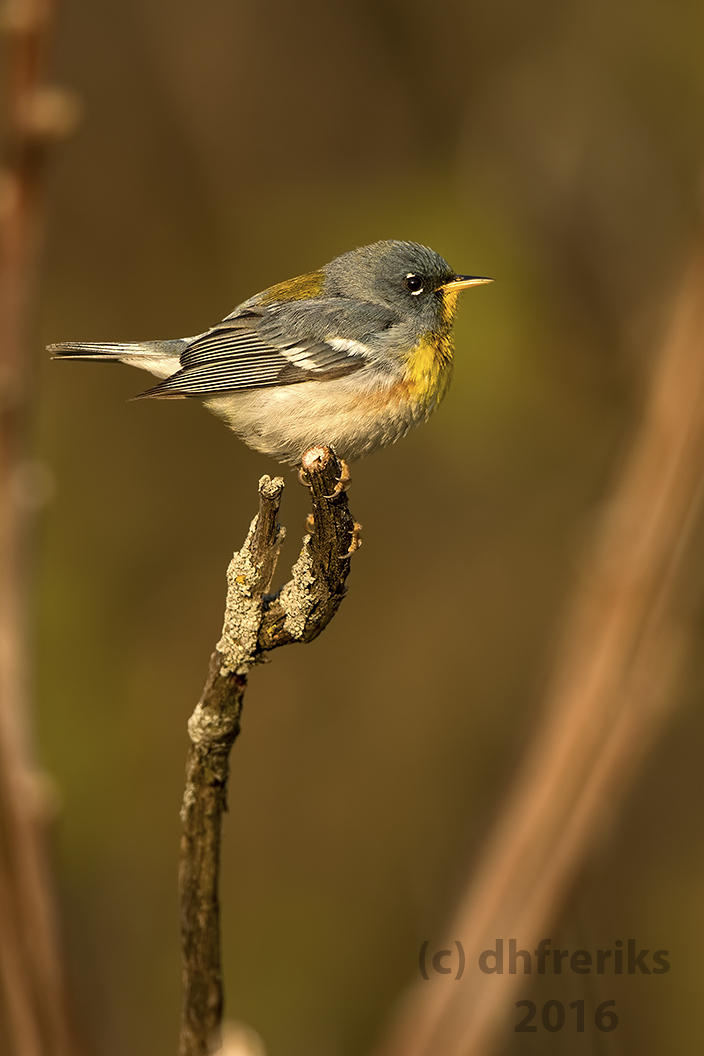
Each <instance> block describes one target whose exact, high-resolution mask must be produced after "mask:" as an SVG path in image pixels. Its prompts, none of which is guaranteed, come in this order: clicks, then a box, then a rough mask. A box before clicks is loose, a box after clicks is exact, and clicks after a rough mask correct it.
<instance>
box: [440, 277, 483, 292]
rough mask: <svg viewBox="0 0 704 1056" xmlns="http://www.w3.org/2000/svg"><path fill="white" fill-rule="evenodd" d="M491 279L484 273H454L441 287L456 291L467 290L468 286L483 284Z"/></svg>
mask: <svg viewBox="0 0 704 1056" xmlns="http://www.w3.org/2000/svg"><path fill="white" fill-rule="evenodd" d="M493 281H494V280H493V279H487V278H486V277H485V276H484V275H455V277H454V278H453V279H450V281H449V282H446V283H445V284H444V286H442V287H441V289H443V290H452V292H453V293H458V292H459V291H460V290H468V289H469V287H470V286H483V285H484V283H486V282H493Z"/></svg>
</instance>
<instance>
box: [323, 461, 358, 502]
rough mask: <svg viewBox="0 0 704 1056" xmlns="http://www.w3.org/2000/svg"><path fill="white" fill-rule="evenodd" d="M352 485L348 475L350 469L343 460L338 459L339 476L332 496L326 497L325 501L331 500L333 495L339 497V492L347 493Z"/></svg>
mask: <svg viewBox="0 0 704 1056" xmlns="http://www.w3.org/2000/svg"><path fill="white" fill-rule="evenodd" d="M351 483H352V477H351V475H350V467H349V466H348V465H347V463H346V462H345V460H344V458H341V459H340V476H339V477H338V479H337V484H336V485H335V488H334V490H333V493H332V495H326V496H325V497H326V498H327V499H332V498H334V497H335V495H339V494H340V492H341V491H347V489H348V488H349V486H350V484H351Z"/></svg>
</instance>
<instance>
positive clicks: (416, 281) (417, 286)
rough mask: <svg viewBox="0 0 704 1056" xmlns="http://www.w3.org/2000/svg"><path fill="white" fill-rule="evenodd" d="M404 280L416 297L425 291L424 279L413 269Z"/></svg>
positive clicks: (407, 287)
mask: <svg viewBox="0 0 704 1056" xmlns="http://www.w3.org/2000/svg"><path fill="white" fill-rule="evenodd" d="M403 281H404V284H405V287H406V289H407V290H408V291H409V293H412V294H413V296H414V297H417V296H418V294H419V293H422V292H423V280H422V279H420V278H419V277H418V276H417V275H414V274H413V272H412V271H409V273H408V275H406V278H405V279H404V280H403Z"/></svg>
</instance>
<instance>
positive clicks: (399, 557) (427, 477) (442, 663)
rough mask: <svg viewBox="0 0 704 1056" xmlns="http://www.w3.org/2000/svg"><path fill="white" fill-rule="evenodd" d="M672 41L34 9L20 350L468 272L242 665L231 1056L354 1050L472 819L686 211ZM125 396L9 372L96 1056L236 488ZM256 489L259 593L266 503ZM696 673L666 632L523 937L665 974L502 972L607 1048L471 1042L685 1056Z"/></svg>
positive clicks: (458, 859) (489, 792) (68, 374)
mask: <svg viewBox="0 0 704 1056" xmlns="http://www.w3.org/2000/svg"><path fill="white" fill-rule="evenodd" d="M703 40H704V9H702V7H701V5H700V4H698V3H695V2H694V0H679V2H677V3H673V2H672V0H668V2H666V0H644V2H642V3H640V4H637V5H636V4H633V3H629V2H627V0H609V3H606V2H604V0H563V2H561V3H557V2H555V0H537V2H535V3H531V4H528V3H525V2H521V0H502V2H500V3H497V4H486V3H479V2H476V0H470V2H467V0H465V2H463V3H462V2H460V0H447V2H444V3H442V4H437V5H428V4H423V3H421V2H419V0H405V2H403V3H401V2H400V0H374V2H373V0H350V2H348V3H346V4H330V3H323V2H322V0H303V2H301V3H298V4H295V5H290V4H286V3H284V2H283V0H269V2H268V3H266V4H261V3H259V4H258V3H254V2H252V0H242V2H240V3H233V2H228V0H202V2H201V3H199V4H198V5H194V4H191V3H187V2H185V0H169V2H168V3H167V2H166V0H139V2H137V0H121V2H120V3H116V2H112V0H99V2H97V3H92V4H89V3H87V2H85V0H69V2H67V3H66V4H65V6H64V11H63V18H62V22H61V26H60V34H59V39H58V43H57V47H56V58H55V70H54V79H55V81H56V82H57V83H59V84H61V85H63V86H65V87H68V88H71V89H73V90H75V91H76V92H77V93H78V94H79V96H80V98H81V99H82V102H83V106H84V110H85V113H84V120H83V123H82V125H81V127H80V129H79V131H78V133H77V134H76V135H75V136H74V137H73V138H72V139H71V140H70V141H69V142H68V143H67V144H66V145H65V146H64V147H62V149H61V150H60V152H59V153H58V154H57V155H56V157H55V159H54V163H53V174H52V185H51V193H50V209H49V225H48V233H47V244H46V255H45V273H44V281H43V296H42V305H41V312H40V315H39V318H38V324H37V331H38V336H37V341H38V344H39V345H40V346H43V345H44V344H46V343H48V342H54V341H62V340H68V339H76V340H107V341H110V340H122V339H124V340H130V339H142V338H157V337H161V338H168V337H179V336H183V335H188V334H193V333H198V332H200V331H202V330H203V329H205V328H206V327H207V326H208V325H210V324H212V323H215V322H216V321H218V320H219V319H220V318H222V316H223V315H225V314H226V313H227V312H229V311H230V310H231V309H232V308H234V306H235V305H236V304H237V303H239V302H240V301H242V300H243V299H245V298H246V297H247V296H249V295H251V294H252V293H254V292H255V291H257V290H259V289H262V288H264V287H266V286H268V285H271V284H273V283H275V282H278V281H280V280H282V279H284V278H288V277H290V276H292V275H296V274H299V273H301V272H305V271H308V270H311V269H314V268H316V267H318V266H320V265H321V264H322V263H324V262H326V261H327V260H329V259H331V258H332V257H334V256H336V255H337V254H339V253H341V252H343V251H345V250H347V249H350V248H352V247H354V246H356V245H364V244H365V243H368V242H373V241H376V240H377V239H382V238H401V239H412V240H415V241H419V242H423V243H426V244H428V245H430V246H432V247H433V248H434V249H436V250H437V251H438V252H440V253H441V254H442V255H443V256H445V257H446V258H447V259H448V260H449V261H450V263H451V264H452V266H453V267H454V268H456V269H457V270H458V271H459V272H466V273H474V274H483V275H493V276H494V277H495V278H496V279H497V282H496V283H495V284H494V285H493V286H490V287H485V288H480V289H477V290H473V291H470V292H469V293H467V294H465V295H464V296H463V299H462V302H461V310H460V314H459V318H458V322H457V325H456V371H455V380H454V383H453V387H452V389H451V391H450V394H449V396H448V397H447V399H446V401H445V403H444V404H443V406H442V407H441V409H440V410H439V412H438V413H437V414H436V415H435V416H434V418H433V419H432V420H431V422H430V423H429V424H428V425H427V426H425V427H423V428H422V429H420V430H418V431H417V432H415V433H414V434H412V435H410V436H409V437H407V438H406V439H405V440H404V441H403V442H402V443H401V444H399V445H398V446H397V447H394V448H392V449H390V450H387V451H384V452H381V453H379V454H377V455H375V456H374V457H373V458H371V459H369V460H367V461H365V462H363V463H360V464H359V465H357V466H355V467H353V478H354V483H353V486H352V489H351V491H350V501H351V506H352V509H353V511H354V513H355V516H356V517H357V519H358V520H360V521H361V522H362V524H363V525H364V539H365V543H364V547H363V549H362V550H361V552H360V553H359V554H358V555H356V556H355V558H354V565H353V571H352V575H351V578H350V581H349V594H348V597H347V599H346V601H345V603H344V605H343V607H342V609H341V610H340V612H339V614H338V616H337V618H336V620H335V621H334V623H333V624H332V625H331V626H330V627H329V628H328V629H327V631H326V632H325V634H324V635H323V636H322V637H321V638H319V639H318V640H317V641H315V642H314V643H312V644H311V645H309V646H307V647H305V648H301V649H297V648H290V649H287V650H281V651H280V652H278V653H277V654H275V655H274V656H273V658H272V663H271V664H270V665H268V666H266V667H263V668H261V669H259V670H256V671H254V672H253V673H252V674H251V677H250V686H249V690H248V693H247V697H246V700H245V712H244V726H243V732H242V735H241V737H240V739H239V740H238V742H237V744H236V745H235V748H234V751H233V756H232V760H231V762H232V779H231V785H230V813H229V816H228V818H227V821H226V831H225V837H224V866H223V877H222V915H223V929H224V961H225V964H224V967H225V980H226V994H227V1007H226V1015H227V1017H229V1018H231V1019H237V1020H241V1021H244V1022H245V1023H247V1024H248V1025H250V1026H251V1027H253V1028H254V1029H255V1030H257V1031H258V1032H259V1033H260V1034H261V1036H262V1037H263V1039H264V1041H265V1043H266V1046H267V1051H268V1053H269V1054H270V1056H352V1054H356V1053H360V1052H363V1051H364V1049H365V1047H366V1046H368V1045H369V1044H370V1043H371V1040H372V1039H373V1037H374V1036H375V1035H376V1034H377V1033H378V1031H379V1030H380V1029H381V1027H382V1025H383V1023H384V1022H385V1021H386V1018H387V1016H388V1014H389V1011H390V1009H391V1008H392V1004H393V1002H394V1000H395V998H396V997H397V995H398V994H399V993H400V992H401V990H402V988H403V987H404V986H405V985H406V984H407V983H408V982H409V981H411V980H412V979H414V978H415V976H416V975H417V972H418V949H419V947H420V945H421V943H422V942H423V941H424V940H425V939H431V940H432V939H433V937H434V936H437V935H439V933H440V931H441V928H442V925H443V923H444V922H445V921H446V920H447V918H448V916H449V914H450V911H451V909H452V906H453V904H454V902H455V900H456V897H457V895H458V892H459V891H460V890H461V887H462V884H463V882H464V880H465V877H466V875H467V873H468V871H469V870H470V868H471V866H472V863H473V861H474V860H475V858H476V855H477V853H478V852H479V850H480V848H481V841H482V838H483V836H484V834H485V832H486V831H487V828H488V826H489V825H490V823H491V820H492V818H493V817H494V815H495V812H496V810H497V809H498V806H499V804H500V803H501V799H502V795H503V793H504V790H505V788H506V784H507V781H508V780H509V779H510V776H511V774H512V772H513V768H514V765H515V761H516V759H517V757H518V755H519V753H520V750H521V747H522V746H523V744H524V743H525V741H526V738H527V736H528V734H529V732H530V730H531V728H532V725H533V723H534V721H535V716H536V713H537V710H538V708H539V706H540V700H541V694H542V691H543V689H544V686H545V683H546V679H547V675H548V672H549V667H550V662H551V659H552V657H553V655H554V650H555V643H556V640H557V635H558V633H559V629H560V624H561V619H562V615H563V612H564V605H565V601H566V599H567V598H568V597H569V594H570V590H571V587H572V585H573V582H574V578H575V572H576V569H577V567H578V561H579V555H580V552H581V549H582V546H583V544H584V542H585V540H586V539H588V538H589V534H590V531H591V527H592V525H593V523H594V520H595V518H596V517H597V516H598V512H599V508H600V504H601V503H602V502H603V500H604V498H605V496H606V494H607V493H608V486H609V482H610V480H611V479H612V478H613V475H614V472H615V470H616V468H617V467H618V465H619V462H620V457H621V454H622V452H623V450H624V445H625V444H626V443H627V440H628V436H629V434H630V430H631V428H632V426H633V424H634V422H635V421H636V420H637V414H638V408H639V405H640V400H641V397H642V393H643V389H644V385H645V383H646V380H647V376H648V369H649V364H650V361H651V356H652V354H653V352H654V351H655V349H656V348H657V344H658V341H659V338H660V336H661V334H662V332H663V329H664V326H665V324H666V320H667V312H668V306H669V303H670V298H671V295H672V293H673V291H674V289H675V288H676V285H677V282H678V279H679V275H680V271H681V268H682V265H683V262H684V260H685V257H686V253H687V248H688V246H689V244H690V241H691V238H692V233H693V231H694V229H695V225H696V224H698V222H699V212H700V196H701V176H702V161H703V159H704V66H703V64H702V41H703ZM147 382H148V378H147V377H146V375H143V374H141V373H137V372H136V371H132V370H130V369H129V368H126V367H114V368H112V367H109V366H106V365H104V364H96V365H87V364H73V363H55V362H51V361H49V358H48V355H43V356H42V358H41V369H40V372H39V377H38V385H39V397H40V398H39V403H38V411H37V418H36V457H37V459H38V460H40V462H41V463H42V464H44V465H45V466H46V468H47V470H48V473H49V474H50V479H51V481H52V490H53V498H52V499H51V501H50V502H49V503H48V504H47V506H46V508H45V510H44V511H43V514H42V517H41V519H40V523H39V530H38V532H37V560H36V586H35V627H36V633H35V649H36V655H37V658H38V668H37V678H36V692H37V696H38V716H37V737H38V740H39V743H40V751H41V757H42V761H43V765H44V767H45V768H46V770H47V772H48V773H49V774H50V775H51V777H52V778H53V780H54V781H55V784H56V790H57V796H58V801H59V804H60V808H59V813H58V818H57V823H56V855H57V860H58V868H59V873H60V885H61V899H62V904H63V911H64V919H65V930H66V941H67V944H68V948H69V954H70V960H71V966H72V972H73V980H74V986H75V992H76V1000H77V1003H78V1006H79V1009H80V1011H81V1014H82V1017H83V1020H84V1022H85V1024H86V1030H87V1033H88V1035H89V1038H90V1039H91V1042H92V1044H93V1045H94V1048H95V1051H96V1053H97V1054H99V1056H123V1054H124V1053H130V1054H131V1056H162V1054H164V1056H166V1054H167V1053H171V1052H173V1051H174V1049H175V1045H176V1037H177V1031H178V1014H179V1005H180V992H179V984H180V965H179V943H178V899H177V887H176V873H177V859H178V845H179V832H180V827H179V818H178V811H179V807H180V799H181V794H182V786H183V771H184V761H185V754H186V747H187V740H186V721H187V718H188V716H189V714H190V712H191V711H192V709H193V707H194V705H195V703H196V701H197V699H198V695H199V692H200V690H201V688H202V684H203V681H204V678H205V673H206V667H207V661H208V657H209V655H210V651H211V649H212V647H213V646H214V644H215V642H216V641H217V637H218V635H219V631H220V627H221V620H222V612H223V604H224V596H225V570H226V567H227V563H228V561H229V558H230V556H231V553H232V551H233V549H235V548H237V547H239V545H240V544H241V542H242V539H243V537H244V534H245V532H246V529H247V527H248V525H249V522H250V519H251V518H252V516H253V515H254V513H255V511H256V486H257V480H258V478H259V476H260V475H261V474H262V473H265V472H268V473H273V472H275V471H277V469H276V466H275V465H274V464H273V463H271V462H270V461H268V460H267V459H265V458H264V457H263V456H260V455H257V454H254V453H253V452H250V451H249V450H247V449H246V448H245V447H244V446H243V445H242V444H241V443H240V442H239V441H237V440H236V439H235V438H234V437H233V436H232V435H231V434H229V433H228V431H227V430H226V429H225V428H224V427H223V426H222V424H221V423H219V422H218V421H217V420H216V419H214V418H212V417H210V416H209V415H208V414H207V412H205V411H204V409H203V408H202V407H201V406H200V404H199V403H197V402H196V401H178V402H171V401H167V402H161V403H150V402H145V403H130V402H128V401H129V398H130V397H131V396H133V395H136V394H137V393H138V392H140V391H142V389H143V388H145V386H146V384H147ZM285 476H286V480H287V491H286V494H285V497H284V504H283V508H282V523H284V524H285V525H286V526H287V528H288V537H289V538H288V543H287V547H286V549H285V552H284V554H283V557H282V560H281V563H280V569H279V576H278V581H279V582H281V581H282V580H283V579H285V578H287V576H288V571H289V568H290V564H291V562H292V561H293V560H294V559H295V556H296V554H297V551H298V546H299V543H300V537H301V535H302V534H303V525H304V520H305V515H306V512H307V496H306V493H305V492H304V490H303V489H302V488H301V487H300V486H299V485H298V483H297V481H296V477H295V474H293V473H291V472H289V471H288V470H287V471H285ZM702 543H704V537H703V538H702ZM703 564H704V563H703ZM702 572H704V567H703V568H702V569H700V570H698V573H697V575H698V576H699V578H701V574H702ZM695 641H696V634H695ZM703 691H704V660H703V659H702V657H701V652H700V651H698V650H696V649H695V650H694V651H693V654H692V655H690V658H689V663H688V667H687V670H686V672H685V674H684V676H683V677H682V679H681V681H680V687H679V694H680V697H681V702H680V706H679V710H678V713H677V718H676V721H675V723H674V724H673V725H672V726H671V727H670V728H669V730H668V733H667V736H666V738H665V739H664V741H663V742H662V743H661V745H660V747H659V749H658V751H657V753H656V754H655V755H654V756H653V757H652V758H651V760H650V762H649V765H648V766H647V767H646V770H645V771H644V773H643V774H642V776H641V779H640V781H639V783H638V785H637V788H636V789H635V791H634V794H633V795H632V797H631V799H630V801H629V806H628V810H627V812H626V814H625V816H624V817H623V818H622V820H621V823H620V826H619V828H618V830H617V832H616V833H615V836H614V837H613V838H612V839H610V840H609V841H607V842H605V844H604V846H603V848H602V850H601V852H600V854H599V855H598V857H596V858H595V859H594V860H593V862H592V864H591V867H590V869H589V871H588V874H587V875H585V876H584V878H583V881H582V883H581V886H580V889H579V891H578V893H577V897H576V898H575V900H574V903H573V905H572V908H571V909H570V910H569V912H568V913H567V914H566V915H565V916H564V917H563V919H562V921H561V923H560V924H559V926H556V928H555V931H554V932H553V935H552V937H553V943H554V945H561V946H562V947H563V948H569V949H570V950H574V949H578V948H586V949H589V950H592V951H593V950H595V949H597V948H606V947H613V944H614V941H615V940H616V939H622V940H623V941H624V944H625V942H626V940H627V939H628V938H633V937H635V939H636V942H637V945H638V947H639V948H641V947H643V948H650V949H651V950H654V949H661V948H664V949H668V950H669V951H670V961H671V964H672V968H671V970H670V972H669V973H668V974H667V975H664V976H649V977H641V976H628V975H626V976H623V977H622V978H620V979H614V978H613V977H611V976H604V977H595V976H589V977H584V978H582V977H578V976H574V975H566V976H563V977H562V979H551V978H550V979H548V980H547V983H546V984H545V985H544V986H543V987H542V989H539V990H535V991H532V990H531V989H530V988H529V987H526V993H525V995H524V996H525V997H526V998H529V997H532V998H533V999H534V1000H535V1001H537V1002H539V1003H540V1002H542V1001H544V1000H547V999H549V998H555V999H558V1000H561V1001H563V1002H564V1003H565V1004H568V1003H569V1002H571V1001H573V1000H575V999H581V998H584V999H585V1000H586V1001H587V1006H588V1007H589V1005H590V1004H594V1005H596V1004H597V1003H599V1002H600V1001H603V1000H606V999H611V998H614V999H616V1000H617V1008H618V1011H619V1017H620V1023H619V1027H618V1029H617V1030H616V1031H615V1032H614V1033H612V1034H598V1033H595V1032H594V1031H593V1030H592V1031H591V1032H590V1031H587V1032H585V1034H580V1035H576V1034H575V1033H574V1028H573V1027H569V1026H566V1027H565V1029H564V1030H563V1031H561V1032H560V1033H554V1034H546V1033H545V1032H544V1031H540V1032H539V1033H538V1034H536V1035H527V1034H515V1033H514V1031H513V1027H514V1024H515V1022H517V1021H518V1018H520V1016H516V1012H515V1009H514V1008H510V1009H507V1018H506V1034H505V1043H504V1051H505V1053H506V1054H514V1053H516V1054H518V1053H523V1052H527V1053H533V1052H536V1053H537V1052H539V1051H540V1052H555V1053H560V1052H570V1053H572V1052H585V1053H602V1052H603V1053H628V1054H630V1053H636V1052H637V1053H639V1054H640V1056H650V1054H652V1056H655V1054H660V1053H662V1052H663V1051H664V1050H665V1048H666V1047H667V1049H669V1050H671V1051H677V1052H678V1053H680V1054H682V1056H688V1054H690V1053H692V1054H693V1053H695V1052H696V1053H698V1052H699V1051H700V1045H701V1041H700V1034H701V1027H700V1015H699V1011H698V995H699V994H700V993H701V989H702V986H703V985H704V967H703V962H702V958H701V953H700V951H701V949H702V947H703V945H704V910H703V909H702V899H701V887H702V882H703V880H704V852H703V851H702V848H701V841H700V840H698V839H697V835H698V833H699V831H700V830H701V826H702V824H703V823H704V772H703V771H702V768H701V763H700V758H701V747H702V735H703V734H704V719H703V718H702V715H701V708H700V707H699V704H700V701H701V697H702V693H703ZM508 937H509V936H506V937H505V938H508ZM468 956H469V955H468ZM555 984H558V985H555ZM521 1015H522V1013H521ZM568 1023H569V1021H568Z"/></svg>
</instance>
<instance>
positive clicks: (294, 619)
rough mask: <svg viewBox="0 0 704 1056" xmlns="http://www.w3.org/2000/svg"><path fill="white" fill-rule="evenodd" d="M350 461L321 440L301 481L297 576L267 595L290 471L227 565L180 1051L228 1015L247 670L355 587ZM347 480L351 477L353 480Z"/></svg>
mask: <svg viewBox="0 0 704 1056" xmlns="http://www.w3.org/2000/svg"><path fill="white" fill-rule="evenodd" d="M341 478H343V467H342V466H341V464H340V462H339V461H338V459H337V458H336V457H335V456H334V454H333V453H332V452H331V451H330V449H329V448H325V447H317V448H311V449H310V450H309V451H307V452H306V454H305V455H304V457H303V469H302V471H301V479H302V480H303V482H304V483H306V484H307V485H308V486H309V487H310V490H311V496H312V504H313V515H312V518H309V525H308V527H309V534H308V535H306V536H305V538H304V540H303V548H302V550H301V553H300V556H299V558H298V560H297V561H296V564H295V565H294V567H293V573H292V578H291V580H290V581H289V582H288V583H287V584H286V585H285V586H284V587H282V588H281V590H279V591H278V592H277V593H276V594H273V595H270V594H267V591H268V590H269V588H270V585H271V580H272V578H273V575H274V572H275V569H276V562H277V559H278V556H279V550H280V548H281V543H282V542H283V538H284V530H283V529H282V528H281V527H280V526H279V525H278V523H277V516H278V511H279V504H280V501H281V495H282V492H283V488H284V482H283V480H282V479H281V477H276V478H274V479H273V480H272V479H271V478H270V477H268V476H265V477H262V479H261V480H260V481H259V513H258V514H257V516H256V517H255V518H254V520H253V521H252V524H251V527H250V529H249V533H248V535H247V538H246V540H245V542H244V545H243V546H242V549H241V550H239V551H238V552H237V553H235V555H234V556H233V558H232V561H231V562H230V566H229V568H228V571H227V582H228V591H227V604H226V609H225V622H224V626H223V631H222V637H221V639H220V641H219V642H218V645H217V648H216V650H215V652H214V653H213V655H212V656H211V658H210V670H209V673H208V679H207V682H206V684H205V688H204V690H203V695H202V696H201V699H200V701H199V702H198V705H197V706H196V709H195V711H194V712H193V715H192V716H191V718H190V720H189V723H188V733H189V737H190V740H191V745H190V748H189V751H188V760H187V763H186V790H185V793H184V797H183V807H182V810H181V818H182V821H183V835H182V838H181V868H180V874H179V882H180V890H181V950H182V962H183V967H182V980H183V1011H182V1018H181V1038H180V1045H179V1056H207V1054H208V1053H211V1052H213V1051H214V1048H215V1047H216V1046H217V1044H218V1031H219V1027H220V1021H221V1017H222V1001H223V993H222V975H221V968H220V919H219V902H218V874H219V868H220V838H221V829H222V814H223V811H224V810H226V809H227V779H228V774H229V754H230V749H231V748H232V745H233V744H234V741H235V738H236V737H237V734H238V733H239V730H240V714H241V711H242V701H243V697H244V692H245V689H246V685H247V671H248V670H249V668H250V667H252V666H253V665H254V664H256V663H259V662H260V661H261V660H262V658H263V655H264V653H265V652H268V651H270V650H271V649H275V648H277V647H278V646H280V645H287V644H289V643H291V642H310V641H312V640H313V638H316V637H317V636H318V635H319V634H320V633H321V631H322V630H323V629H324V628H325V627H326V626H327V624H328V623H329V622H330V620H331V619H332V617H333V616H334V615H335V613H336V612H337V609H338V608H339V606H340V603H341V601H342V598H343V597H344V594H345V580H346V578H347V575H348V572H349V567H350V561H349V559H350V556H351V555H352V553H353V552H354V551H355V550H356V549H357V548H358V546H359V545H360V541H359V528H360V526H359V525H358V524H356V523H355V521H354V519H353V517H352V515H351V514H350V511H349V507H348V504H347V495H346V493H345V491H344V488H343V487H342V486H341ZM343 479H344V478H343Z"/></svg>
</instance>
